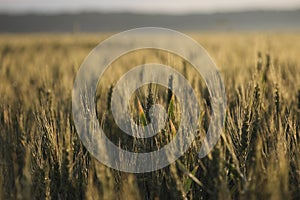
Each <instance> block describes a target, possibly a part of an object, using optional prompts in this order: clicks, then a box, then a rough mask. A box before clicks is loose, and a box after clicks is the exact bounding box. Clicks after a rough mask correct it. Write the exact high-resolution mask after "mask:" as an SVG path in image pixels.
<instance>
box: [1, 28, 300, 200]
mask: <svg viewBox="0 0 300 200" xmlns="http://www.w3.org/2000/svg"><path fill="white" fill-rule="evenodd" d="M110 35H111V33H107V34H104V33H101V34H56V35H55V34H52V35H50V34H28V35H26V34H24V35H13V34H7V35H5V34H2V35H0V199H153V200H154V199H155V200H156V199H300V133H299V130H300V76H299V73H300V56H299V49H300V35H299V33H298V32H295V33H285V32H281V33H280V32H279V33H268V32H264V33H243V32H240V33H230V32H228V33H208V32H207V33H188V35H189V36H191V37H192V38H194V39H195V40H196V41H198V42H199V43H200V44H201V45H202V46H203V47H204V48H205V49H206V50H207V52H208V53H209V54H210V56H211V57H212V59H213V60H214V61H215V63H216V64H217V66H218V67H219V70H220V73H221V76H222V78H223V81H224V85H225V88H226V94H227V107H226V120H225V124H224V128H223V134H222V136H221V138H220V139H219V141H218V143H217V145H216V146H215V147H214V149H213V150H212V152H210V154H209V155H208V156H207V157H205V158H203V159H199V158H198V156H197V150H198V148H199V145H201V135H203V134H205V133H206V131H207V128H208V124H209V112H210V105H209V104H210V101H209V94H208V91H207V88H206V86H205V84H204V83H203V81H202V79H201V76H198V75H196V73H195V71H194V69H193V67H192V66H190V64H189V63H188V62H185V61H184V60H182V59H181V58H178V57H176V56H174V55H170V54H168V53H166V52H153V51H151V50H143V51H140V52H133V53H130V54H128V55H126V57H121V58H120V59H119V60H117V61H115V62H114V63H112V65H111V66H110V68H109V69H108V70H107V71H106V72H105V74H104V76H103V77H105V78H104V79H103V80H101V81H100V82H99V84H98V88H97V116H98V119H99V123H100V125H101V127H103V129H104V130H106V133H107V135H108V137H109V138H110V139H111V140H112V141H113V142H114V143H115V144H119V143H120V142H122V143H123V144H124V146H122V148H131V149H130V150H131V151H134V152H139V151H149V150H151V149H152V150H153V149H158V148H160V147H162V146H163V145H165V144H166V143H168V142H169V141H171V140H172V138H173V137H174V134H176V129H177V128H178V122H179V119H180V113H179V112H178V110H179V107H180V105H179V102H178V101H177V100H176V98H175V97H174V95H172V92H170V91H169V90H168V89H166V88H164V87H161V86H159V85H147V86H144V87H142V88H140V90H139V91H137V92H136V93H135V94H134V96H133V97H132V98H131V101H130V102H129V107H130V110H131V113H132V118H133V119H134V120H135V121H136V122H137V123H140V124H147V120H148V115H149V108H150V107H151V105H153V103H160V104H161V105H163V106H164V107H165V108H166V110H167V111H168V118H169V120H168V121H167V122H166V125H165V128H164V129H163V130H162V131H161V132H160V134H158V135H157V136H155V138H154V139H152V140H151V139H150V140H135V139H132V138H128V137H126V136H124V135H122V134H115V133H119V131H118V127H117V126H116V125H115V123H114V120H113V118H112V116H111V113H110V99H111V93H112V90H113V86H114V84H115V82H116V80H117V79H118V78H119V77H120V76H121V75H122V74H124V73H125V72H126V71H127V70H128V69H130V68H131V67H134V66H136V65H138V64H143V63H147V62H154V61H157V62H160V63H164V64H168V65H169V66H173V67H174V68H176V69H177V70H178V71H180V72H181V73H182V74H183V75H184V76H185V77H186V78H187V79H188V80H189V81H190V83H191V85H192V86H193V88H194V91H195V93H196V95H197V97H198V101H199V104H200V107H201V108H202V110H201V111H202V112H201V116H200V118H199V123H198V124H197V127H198V130H199V138H197V139H196V140H195V141H194V142H193V144H192V146H191V147H190V149H189V150H188V151H187V152H186V153H185V154H184V155H183V156H181V157H180V159H179V160H177V161H176V162H174V163H172V164H171V165H169V166H168V167H165V168H163V169H160V170H157V171H154V172H149V173H141V174H130V173H124V172H120V171H117V170H113V169H110V168H109V167H106V166H105V165H103V164H101V163H100V162H99V161H97V160H96V159H95V158H94V157H93V156H91V155H90V154H89V152H88V151H87V150H86V148H85V147H84V146H83V145H82V143H81V141H80V139H79V137H78V135H77V132H76V129H75V126H74V122H73V117H72V87H73V83H74V79H75V77H76V73H77V71H78V69H79V67H80V65H81V63H82V62H83V60H84V58H85V57H86V56H87V55H88V53H89V52H90V51H91V50H92V49H93V48H94V47H95V46H96V45H97V44H98V43H99V42H101V41H102V40H104V39H105V38H107V37H109V36H110ZM120 66H122V67H120ZM170 84H171V79H170ZM153 141H154V142H153Z"/></svg>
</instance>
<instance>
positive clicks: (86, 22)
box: [0, 10, 300, 33]
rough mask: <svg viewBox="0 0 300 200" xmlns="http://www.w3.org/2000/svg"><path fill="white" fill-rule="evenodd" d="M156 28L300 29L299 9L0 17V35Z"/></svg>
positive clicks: (211, 29)
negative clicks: (9, 33)
mask: <svg viewBox="0 0 300 200" xmlns="http://www.w3.org/2000/svg"><path fill="white" fill-rule="evenodd" d="M145 26H158V27H165V28H171V29H175V30H186V31H198V30H201V31H259V30H270V31H272V30H276V31H285V30H300V10H294V11H247V12H229V13H213V14H186V15H163V14H155V15H151V14H147V15H146V14H145V15H144V14H133V13H78V14H56V15H54V14H53V15H50V14H49V15H44V14H23V15H9V14H0V32H2V33H3V32H79V31H80V32H99V31H122V30H127V29H130V28H137V27H145Z"/></svg>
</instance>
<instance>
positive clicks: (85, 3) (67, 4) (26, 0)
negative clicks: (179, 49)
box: [0, 0, 300, 14]
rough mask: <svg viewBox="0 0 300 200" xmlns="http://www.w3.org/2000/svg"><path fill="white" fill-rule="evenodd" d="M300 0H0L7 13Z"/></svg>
mask: <svg viewBox="0 0 300 200" xmlns="http://www.w3.org/2000/svg"><path fill="white" fill-rule="evenodd" d="M299 8H300V0H205V1H204V0H177V1H176V0H0V11H1V12H9V13H24V12H39V13H53V12H56V13H61V12H66V11H67V12H78V11H102V12H120V11H129V12H140V13H171V14H172V13H174V14H180V13H189V12H219V11H239V10H255V9H260V10H269V9H272V10H287V9H299Z"/></svg>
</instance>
